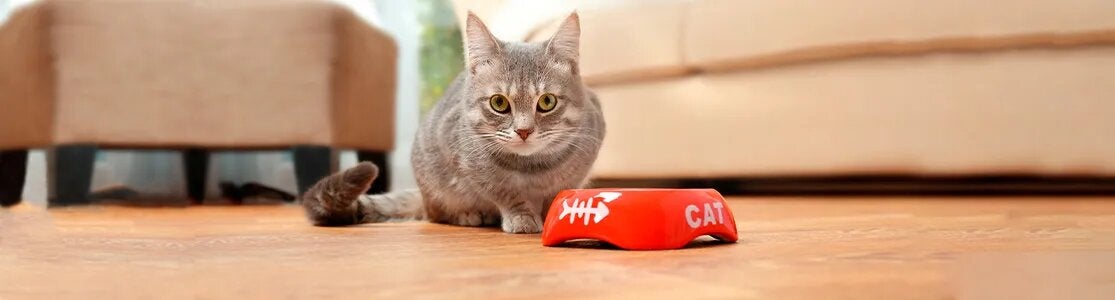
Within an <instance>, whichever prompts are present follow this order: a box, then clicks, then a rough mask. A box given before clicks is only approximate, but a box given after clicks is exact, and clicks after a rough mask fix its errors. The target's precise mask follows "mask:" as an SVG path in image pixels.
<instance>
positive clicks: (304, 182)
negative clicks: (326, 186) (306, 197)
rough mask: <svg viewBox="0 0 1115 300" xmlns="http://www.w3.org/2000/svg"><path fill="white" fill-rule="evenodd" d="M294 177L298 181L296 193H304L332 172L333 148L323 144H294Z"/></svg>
mask: <svg viewBox="0 0 1115 300" xmlns="http://www.w3.org/2000/svg"><path fill="white" fill-rule="evenodd" d="M291 152H292V154H293V156H294V178H295V180H296V181H297V182H298V195H299V196H301V195H302V194H304V193H306V191H307V190H309V189H310V187H312V186H313V185H314V183H317V182H318V180H321V179H322V178H325V177H326V176H329V174H330V173H331V172H332V169H333V168H332V165H333V150H332V149H330V148H329V147H323V146H295V147H293V148H292V149H291Z"/></svg>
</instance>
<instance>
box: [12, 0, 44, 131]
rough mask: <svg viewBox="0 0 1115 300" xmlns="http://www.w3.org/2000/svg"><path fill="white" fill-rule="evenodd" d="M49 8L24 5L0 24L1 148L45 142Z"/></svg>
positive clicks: (42, 5)
mask: <svg viewBox="0 0 1115 300" xmlns="http://www.w3.org/2000/svg"><path fill="white" fill-rule="evenodd" d="M48 8H49V6H48V5H46V4H43V3H37V4H33V5H29V6H26V7H23V8H22V9H19V10H17V11H15V12H14V13H13V14H12V15H11V16H10V18H8V20H7V22H5V23H3V24H0V108H2V109H0V149H10V148H16V149H18V148H31V147H39V146H43V145H47V144H49V143H50V139H51V131H52V130H53V128H52V126H51V124H53V122H52V120H53V114H54V95H53V90H54V89H53V68H51V64H52V62H51V56H50V38H49V32H50V31H49V28H50V23H49V22H50V14H49V9H48Z"/></svg>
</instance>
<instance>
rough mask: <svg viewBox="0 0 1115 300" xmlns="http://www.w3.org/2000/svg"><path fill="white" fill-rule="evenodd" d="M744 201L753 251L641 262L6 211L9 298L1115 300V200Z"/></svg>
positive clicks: (394, 230) (728, 249)
mask: <svg viewBox="0 0 1115 300" xmlns="http://www.w3.org/2000/svg"><path fill="white" fill-rule="evenodd" d="M1112 200H1113V199H1103V198H893V197H889V198H888V197H876V198H736V199H732V200H731V208H732V210H733V211H734V213H735V215H736V220H737V222H738V226H739V230H740V237H741V239H742V240H741V242H740V243H738V244H716V243H713V242H708V241H706V242H700V243H697V244H695V245H693V246H694V247H691V248H688V249H683V250H676V251H655V252H631V251H622V250H615V249H609V248H607V247H606V246H603V245H599V244H592V243H582V244H577V245H575V247H564V248H546V247H542V246H541V245H540V242H539V236H538V235H509V234H504V233H501V232H499V231H496V230H494V229H477V228H460V227H451V226H444V225H434V224H427V223H421V222H409V223H391V224H374V225H367V226H360V227H349V228H321V227H313V226H309V225H308V224H307V223H306V222H305V221H304V220H303V219H302V215H301V212H300V211H299V209H298V207H295V206H283V205H274V206H271V205H255V206H239V207H237V206H206V207H194V208H128V207H100V206H98V207H85V208H75V209H64V210H49V211H48V210H43V209H41V208H36V207H29V206H26V205H24V206H19V207H15V208H12V209H6V210H4V209H0V299H23V298H50V299H57V298H84V299H118V298H171V299H183V298H185V299H197V298H202V299H211V298H235V299H246V298H315V299H318V298H355V299H384V298H412V297H419V298H467V299H472V298H484V299H487V298H535V299H539V298H541V299H549V298H625V299H641V298H672V299H692V298H717V299H740V298H769V299H794V298H812V299H842V298H851V299H1026V298H1047V299H1115V201H1112Z"/></svg>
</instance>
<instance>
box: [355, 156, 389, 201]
mask: <svg viewBox="0 0 1115 300" xmlns="http://www.w3.org/2000/svg"><path fill="white" fill-rule="evenodd" d="M356 160H357V161H370V162H372V163H374V164H376V166H377V167H379V176H377V177H376V180H375V181H372V187H371V188H369V189H368V194H382V193H386V192H387V190H388V189H389V188H390V187H391V168H390V167H389V166H388V162H387V152H379V151H357V152H356Z"/></svg>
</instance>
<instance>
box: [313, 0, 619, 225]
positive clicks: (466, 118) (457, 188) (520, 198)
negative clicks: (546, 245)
mask: <svg viewBox="0 0 1115 300" xmlns="http://www.w3.org/2000/svg"><path fill="white" fill-rule="evenodd" d="M465 36H466V42H465V52H466V58H465V60H466V63H465V67H466V70H465V71H464V72H462V73H461V74H460V75H459V76H457V79H456V80H455V81H454V82H453V83H452V85H450V87H449V89H448V90H447V91H446V93H445V96H444V97H442V99H441V101H440V102H439V103H438V104H437V105H436V106H435V107H434V108H433V110H432V111H431V112H430V113H429V116H428V117H427V118H426V119H425V120H424V121H423V122H422V126H421V128H420V129H419V132H418V135H417V137H416V139H415V143H414V152H413V153H412V154H411V155H412V156H411V162H412V164H413V165H414V173H415V176H416V177H417V179H418V186H419V190H420V191H421V192H420V193H418V192H415V191H405V192H396V193H388V194H383V195H371V196H368V195H364V194H363V193H364V191H366V190H367V189H368V186H369V184H370V183H371V182H372V180H373V179H374V178H375V176H376V174H377V173H378V169H377V168H376V166H375V165H372V164H371V163H367V162H365V163H361V164H359V165H357V166H356V167H353V168H351V169H348V170H345V171H344V172H341V173H338V174H334V175H332V176H330V177H328V178H325V179H323V180H322V181H321V182H318V183H317V184H316V185H315V186H314V187H313V188H311V189H310V190H309V191H308V192H306V194H305V195H303V199H302V204H303V206H304V207H305V208H306V212H307V215H308V216H309V218H310V219H311V221H313V222H314V223H315V224H318V225H348V224H357V223H367V222H382V221H386V220H391V219H429V220H431V221H434V222H439V223H448V224H456V225H464V226H495V225H500V227H501V228H502V229H503V231H506V232H511V233H535V232H540V231H541V230H542V218H543V217H544V214H545V213H546V209H547V208H548V207H549V205H550V202H551V201H552V200H553V197H554V196H555V195H556V194H557V193H558V192H559V191H561V190H563V189H569V188H577V187H581V186H583V185H585V184H586V178H587V174H588V171H589V168H590V167H591V166H592V163H593V162H594V161H595V160H596V155H597V152H598V150H599V149H600V144H601V141H602V140H603V138H604V119H603V116H602V115H601V111H600V103H599V102H598V101H597V99H596V98H595V95H593V94H592V93H591V92H590V91H589V90H588V89H587V88H586V87H585V86H584V84H583V83H582V82H581V76H580V74H579V65H578V64H579V43H580V42H579V39H580V21H579V19H578V17H577V14H576V13H573V14H572V15H570V16H569V17H568V18H567V19H566V20H565V21H564V22H563V23H562V25H561V26H560V28H559V30H558V32H557V33H556V34H555V35H554V36H553V37H551V38H550V40H548V41H546V42H542V43H517V42H503V41H499V40H497V39H496V38H495V37H494V36H493V35H492V34H491V33H490V32H489V31H488V29H487V27H485V26H484V23H483V22H481V21H480V19H479V18H477V17H476V16H475V15H473V14H472V13H471V12H470V13H469V16H468V20H467V23H466V30H465ZM497 93H498V94H502V95H505V96H506V97H507V99H508V100H509V101H510V105H511V112H510V113H499V112H497V111H496V110H495V109H493V108H492V107H491V105H490V103H489V100H490V97H491V96H492V95H493V94H497ZM545 93H551V94H553V95H556V96H557V97H558V104H557V106H556V107H555V108H554V109H553V110H552V111H549V112H542V111H541V110H540V109H538V108H537V107H538V101H539V97H541V96H542V95H543V94H545ZM529 131H533V132H532V133H529V134H528V135H526V138H523V137H522V136H523V134H522V133H525V132H529Z"/></svg>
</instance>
